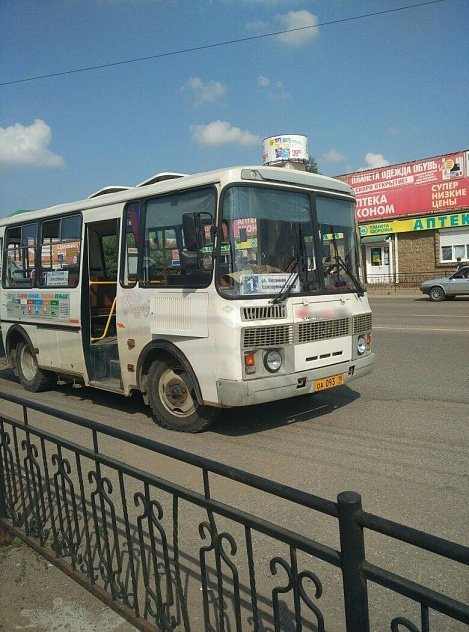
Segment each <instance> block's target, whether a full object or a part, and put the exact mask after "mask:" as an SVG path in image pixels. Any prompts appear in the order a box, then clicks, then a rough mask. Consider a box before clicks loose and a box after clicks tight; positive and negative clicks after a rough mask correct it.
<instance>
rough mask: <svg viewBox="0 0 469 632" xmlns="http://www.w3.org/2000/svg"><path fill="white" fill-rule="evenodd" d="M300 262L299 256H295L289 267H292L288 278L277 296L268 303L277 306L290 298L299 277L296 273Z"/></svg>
mask: <svg viewBox="0 0 469 632" xmlns="http://www.w3.org/2000/svg"><path fill="white" fill-rule="evenodd" d="M300 260H301V256H297V257H294V258H293V259H292V261H291V263H290V266H292V271H291V272H290V276H289V277H288V279H287V280H286V281H285V283H284V284H283V285H282V287H281V288H280V291H279V293H278V294H277V296H274V298H273V299H272V300H271V301H270V302H271V303H273V304H274V305H277V304H278V303H283V301H286V300H287V298H288V297H289V296H290V294H291V292H292V290H293V288H294V286H295V284H296V282H297V280H298V277H299V275H300V273H299V271H297V268H298V264H299V262H300Z"/></svg>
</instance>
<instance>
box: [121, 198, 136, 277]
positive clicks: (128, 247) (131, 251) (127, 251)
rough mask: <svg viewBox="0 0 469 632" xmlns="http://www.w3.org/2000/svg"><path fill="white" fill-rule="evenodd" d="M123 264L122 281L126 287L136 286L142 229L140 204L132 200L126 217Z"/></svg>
mask: <svg viewBox="0 0 469 632" xmlns="http://www.w3.org/2000/svg"><path fill="white" fill-rule="evenodd" d="M124 230H125V233H124V244H125V248H124V249H123V251H124V254H123V257H124V259H123V264H122V266H121V270H122V271H121V283H122V285H123V286H124V287H134V285H135V284H136V283H137V270H138V244H139V231H140V206H139V203H138V202H131V203H130V204H129V205H128V206H127V208H126V210H125V218H124Z"/></svg>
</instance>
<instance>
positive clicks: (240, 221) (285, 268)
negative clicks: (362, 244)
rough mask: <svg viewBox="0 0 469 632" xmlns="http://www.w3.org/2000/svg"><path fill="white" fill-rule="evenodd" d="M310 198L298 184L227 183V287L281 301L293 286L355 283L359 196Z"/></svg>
mask: <svg viewBox="0 0 469 632" xmlns="http://www.w3.org/2000/svg"><path fill="white" fill-rule="evenodd" d="M311 200H312V197H311V196H310V194H309V193H307V192H300V191H287V190H280V189H269V188H264V187H255V186H233V187H231V188H229V189H228V190H227V192H226V194H225V197H224V200H223V207H222V225H221V246H220V253H219V262H218V274H217V282H218V288H219V291H220V292H221V293H222V294H224V295H226V296H230V297H237V296H257V297H258V296H266V295H270V296H272V297H273V300H274V302H280V301H281V300H284V299H285V298H287V297H288V296H290V295H294V294H306V293H308V294H309V293H314V294H319V293H329V292H342V291H357V287H356V283H355V282H354V280H353V279H356V278H357V277H358V246H357V237H356V233H355V221H354V213H353V203H352V202H351V201H348V200H342V199H336V198H329V197H326V196H316V209H314V208H313V207H312V202H311ZM314 215H316V218H315V219H314V221H313V217H314ZM314 226H317V227H318V228H319V230H318V229H317V228H316V229H315V228H314ZM339 262H341V263H339ZM357 283H358V282H357Z"/></svg>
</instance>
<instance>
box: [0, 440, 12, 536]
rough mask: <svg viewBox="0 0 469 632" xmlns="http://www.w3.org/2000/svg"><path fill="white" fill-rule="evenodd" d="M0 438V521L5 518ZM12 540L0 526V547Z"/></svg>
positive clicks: (8, 533) (8, 532) (1, 442)
mask: <svg viewBox="0 0 469 632" xmlns="http://www.w3.org/2000/svg"><path fill="white" fill-rule="evenodd" d="M1 432H2V436H1V437H0V439H1V440H0V519H1V518H6V517H7V503H6V494H5V472H4V469H3V454H4V451H3V450H2V447H3V441H4V440H5V438H4V436H3V431H1ZM11 540H12V537H11V533H10V530H9V529H6V528H5V527H3V526H2V525H1V524H0V547H2V546H7V545H8V544H10V542H11Z"/></svg>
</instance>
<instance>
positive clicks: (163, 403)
mask: <svg viewBox="0 0 469 632" xmlns="http://www.w3.org/2000/svg"><path fill="white" fill-rule="evenodd" d="M148 399H149V402H150V407H151V409H152V412H153V416H154V419H155V421H156V423H157V424H159V425H160V426H163V427H164V428H168V429H169V430H178V431H180V432H192V433H195V432H201V431H202V430H206V429H207V428H208V427H209V426H211V425H212V424H213V422H214V421H215V419H216V418H217V416H218V414H219V411H218V409H217V408H212V407H210V406H204V405H202V404H199V402H198V401H197V396H196V394H195V392H194V388H193V386H192V378H191V376H190V375H189V374H188V373H187V371H186V370H185V369H184V368H183V367H182V366H181V364H180V363H179V362H178V361H177V360H172V359H165V360H163V361H160V360H158V361H155V362H153V364H152V365H151V367H150V371H149V373H148Z"/></svg>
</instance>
